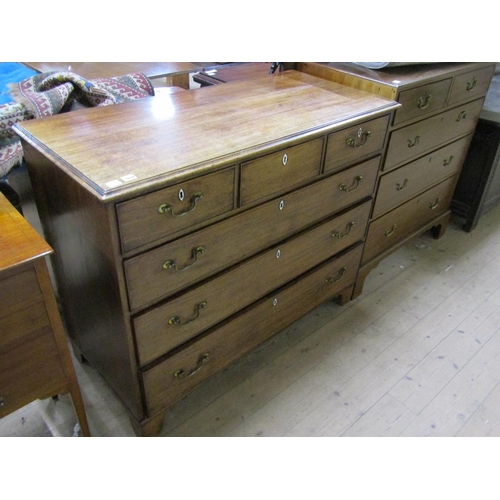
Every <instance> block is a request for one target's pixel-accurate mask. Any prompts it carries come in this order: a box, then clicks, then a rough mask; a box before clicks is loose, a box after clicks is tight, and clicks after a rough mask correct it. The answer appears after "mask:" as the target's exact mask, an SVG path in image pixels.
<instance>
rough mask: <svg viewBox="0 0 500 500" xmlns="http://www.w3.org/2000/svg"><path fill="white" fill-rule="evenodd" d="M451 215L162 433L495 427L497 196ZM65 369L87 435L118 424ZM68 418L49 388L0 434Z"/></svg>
mask: <svg viewBox="0 0 500 500" xmlns="http://www.w3.org/2000/svg"><path fill="white" fill-rule="evenodd" d="M460 223H461V221H460V220H459V219H456V218H453V219H452V223H451V224H450V226H449V228H448V230H447V231H446V233H445V234H444V236H443V237H442V238H441V239H439V240H435V239H433V238H432V237H431V236H430V235H429V234H425V235H423V236H421V237H419V238H415V239H414V240H412V241H411V242H408V243H407V244H406V245H404V247H402V248H401V249H399V250H398V251H397V252H395V253H394V254H392V255H391V256H389V257H388V258H387V259H385V260H384V261H382V262H381V263H380V264H379V265H378V267H377V268H375V269H374V270H373V271H372V272H371V273H370V274H369V275H368V278H367V279H366V282H365V286H364V290H363V293H362V294H361V296H359V297H358V298H357V299H356V300H353V301H351V302H349V303H348V304H346V305H345V306H339V305H337V304H335V303H332V302H329V303H325V304H322V305H321V306H320V307H318V308H316V309H315V310H314V311H312V312H311V313H310V314H308V315H307V316H305V317H304V318H302V319H300V320H299V321H297V322H295V323H294V324H293V325H291V326H290V327H288V328H286V329H285V330H284V331H282V332H281V333H279V334H278V335H277V336H275V337H274V338H273V339H271V340H269V341H268V342H267V343H266V344H264V345H263V346H261V347H260V348H258V349H256V350H255V351H253V352H252V353H250V354H249V355H248V356H246V357H245V358H243V359H242V360H240V361H238V362H237V363H235V364H234V365H232V366H230V367H228V368H227V369H226V370H224V371H223V372H221V373H220V374H218V375H217V376H215V377H214V378H213V379H211V380H209V381H208V382H207V383H205V384H203V385H202V386H200V387H198V388H197V389H196V390H195V391H193V392H192V393H191V394H190V395H188V396H187V397H186V398H185V399H184V400H182V401H181V402H180V403H179V404H177V405H176V406H174V407H173V408H172V409H171V410H170V411H169V412H168V413H167V416H166V418H165V423H164V427H163V431H162V436H165V437H169V436H171V437H173V436H235V437H236V436H245V437H253V436H264V437H265V436H290V437H291V436H311V437H312V436H314V437H315V436H323V437H337V436H343V437H379V436H380V437H382V436H383V437H397V436H400V437H421V436H436V437H444V436H446V437H454V436H457V437H480V436H490V437H498V436H500V207H496V208H494V209H492V210H491V211H489V212H488V213H487V214H485V215H484V216H483V217H482V218H481V220H480V221H479V224H478V226H477V227H476V229H475V230H474V231H472V232H471V233H466V232H464V231H463V230H462V228H461V226H460ZM76 371H77V375H78V378H79V381H80V384H81V389H82V393H83V397H84V401H85V404H86V408H87V413H88V417H89V423H90V427H91V431H92V433H93V435H96V436H132V435H133V431H132V427H131V426H130V423H129V421H128V418H127V415H126V413H125V411H124V410H123V407H122V405H121V403H120V402H119V401H118V400H117V398H116V397H115V395H114V393H113V392H112V391H111V390H110V389H109V387H108V386H107V384H106V383H105V382H104V381H103V380H102V378H101V377H100V376H99V374H97V373H96V372H95V371H94V370H93V369H92V368H91V367H89V366H88V365H81V364H79V363H78V362H76ZM75 422H76V420H75V417H74V412H73V411H72V409H71V404H70V402H69V401H68V399H67V398H66V397H65V396H63V397H61V398H60V400H59V401H53V400H46V401H38V402H35V403H33V404H31V405H29V406H27V407H25V408H23V409H22V410H19V411H18V412H15V413H14V414H12V415H9V416H8V417H5V418H4V419H2V420H0V436H50V435H53V436H56V435H71V433H72V432H73V428H74V424H75Z"/></svg>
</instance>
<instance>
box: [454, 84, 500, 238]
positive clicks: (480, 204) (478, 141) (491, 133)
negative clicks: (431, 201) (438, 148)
mask: <svg viewBox="0 0 500 500" xmlns="http://www.w3.org/2000/svg"><path fill="white" fill-rule="evenodd" d="M499 162H500V76H494V77H493V79H492V81H491V85H490V88H489V90H488V93H487V95H486V100H485V102H484V106H483V109H482V111H481V114H480V115H479V121H478V124H477V127H476V130H475V132H474V136H473V137H472V141H471V144H470V148H469V150H468V153H467V157H466V159H465V162H464V165H463V168H462V172H461V174H460V177H459V179H458V183H457V187H456V189H455V193H454V195H453V199H452V202H451V209H452V211H453V213H455V214H457V215H458V216H460V217H463V218H464V219H465V222H464V225H463V228H464V229H465V231H472V230H473V229H474V228H475V227H476V225H477V223H478V222H479V219H480V217H481V215H482V214H484V213H485V212H486V211H488V210H489V209H490V208H492V207H494V206H495V205H497V204H498V203H499V202H500V169H499Z"/></svg>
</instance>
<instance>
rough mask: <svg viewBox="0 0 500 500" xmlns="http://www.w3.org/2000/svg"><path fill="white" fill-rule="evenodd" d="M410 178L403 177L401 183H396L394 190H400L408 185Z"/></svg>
mask: <svg viewBox="0 0 500 500" xmlns="http://www.w3.org/2000/svg"><path fill="white" fill-rule="evenodd" d="M409 180H410V179H405V181H404V182H403V184H400V183H399V182H398V183H396V191H402V190H403V189H404V188H405V187H406V186H408V181H409Z"/></svg>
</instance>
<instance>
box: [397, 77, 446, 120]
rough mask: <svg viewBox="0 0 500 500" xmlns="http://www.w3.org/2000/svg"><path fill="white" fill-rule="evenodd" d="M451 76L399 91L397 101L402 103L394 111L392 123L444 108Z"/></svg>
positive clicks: (421, 116)
mask: <svg viewBox="0 0 500 500" xmlns="http://www.w3.org/2000/svg"><path fill="white" fill-rule="evenodd" d="M450 86H451V78H448V79H447V80H441V81H439V82H435V83H430V84H428V85H422V86H421V87H417V88H414V89H410V90H405V91H404V92H401V94H400V96H399V99H398V101H399V102H400V103H401V104H402V105H403V107H402V108H399V109H398V110H397V111H396V115H395V117H394V125H397V124H400V123H403V122H405V121H408V120H413V119H415V118H419V117H420V118H423V117H425V116H426V115H429V114H431V113H434V112H436V111H440V110H442V109H444V107H445V105H446V98H447V97H448V92H449V90H450Z"/></svg>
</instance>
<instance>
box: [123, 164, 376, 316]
mask: <svg viewBox="0 0 500 500" xmlns="http://www.w3.org/2000/svg"><path fill="white" fill-rule="evenodd" d="M379 164H380V157H376V158H373V159H372V160H369V161H366V162H364V163H361V164H359V165H356V166H354V167H352V168H349V169H347V170H344V171H342V172H340V173H337V174H334V175H332V176H330V177H327V178H324V179H322V180H321V181H318V182H316V183H314V184H312V185H309V186H307V187H305V188H301V189H298V190H296V191H294V192H292V193H288V194H287V195H285V196H283V197H281V198H276V199H274V200H272V201H269V202H266V203H265V204H263V205H261V206H259V207H256V208H253V209H250V210H247V211H246V212H243V213H241V214H238V215H236V216H234V217H231V218H229V219H226V220H224V221H221V222H219V223H217V224H214V225H212V226H210V227H207V228H204V229H201V230H200V231H197V232H195V233H192V234H189V235H187V236H185V237H183V238H180V239H179V240H176V241H174V242H172V243H169V244H167V245H164V246H161V247H159V248H156V249H154V250H151V251H149V252H146V253H144V254H142V255H139V256H136V257H133V258H131V259H128V260H127V261H125V264H124V266H125V276H126V280H127V287H128V294H129V302H130V308H131V310H132V311H136V310H138V309H139V308H142V307H144V306H146V305H150V304H152V303H153V302H156V301H158V300H160V299H163V298H166V297H167V296H169V295H171V294H173V293H175V292H176V291H179V290H180V289H182V288H184V287H185V286H187V285H191V284H194V283H195V282H197V281H199V280H201V279H203V278H205V277H209V276H211V275H213V274H215V273H216V272H218V271H220V270H222V269H224V268H227V267H229V266H230V265H232V264H236V263H237V262H239V261H242V260H243V259H245V258H247V257H250V256H252V255H254V254H256V253H257V252H259V251H261V250H263V249H265V248H268V247H270V246H271V245H273V244H275V243H277V242H279V241H281V240H282V239H283V238H285V237H287V236H291V235H292V234H295V233H297V232H299V231H301V230H302V229H304V228H306V227H307V226H311V225H313V224H315V223H316V222H318V221H320V220H322V219H325V218H326V217H329V216H331V215H333V214H335V213H336V212H339V211H340V210H344V209H346V208H348V207H349V206H352V205H354V204H356V203H358V202H359V201H361V200H363V199H364V198H367V197H369V196H372V194H373V191H374V187H375V180H376V178H377V174H378V168H379Z"/></svg>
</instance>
